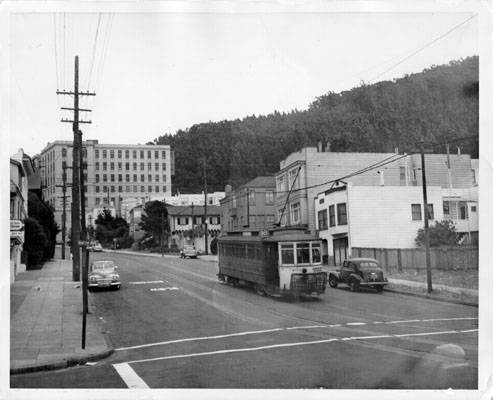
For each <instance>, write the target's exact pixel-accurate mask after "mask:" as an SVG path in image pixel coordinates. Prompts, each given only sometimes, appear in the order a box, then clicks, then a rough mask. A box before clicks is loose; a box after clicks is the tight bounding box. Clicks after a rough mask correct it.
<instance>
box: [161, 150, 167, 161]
mask: <svg viewBox="0 0 493 400" xmlns="http://www.w3.org/2000/svg"><path fill="white" fill-rule="evenodd" d="M161 157H162V158H163V159H165V158H166V151H164V150H163V151H161Z"/></svg>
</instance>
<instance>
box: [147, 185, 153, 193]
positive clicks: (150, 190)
mask: <svg viewBox="0 0 493 400" xmlns="http://www.w3.org/2000/svg"><path fill="white" fill-rule="evenodd" d="M147 191H148V192H149V193H152V186H151V185H149V186H147Z"/></svg>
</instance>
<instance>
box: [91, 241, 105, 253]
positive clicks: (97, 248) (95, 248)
mask: <svg viewBox="0 0 493 400" xmlns="http://www.w3.org/2000/svg"><path fill="white" fill-rule="evenodd" d="M92 251H103V246H101V243H99V242H94V244H93V245H92Z"/></svg>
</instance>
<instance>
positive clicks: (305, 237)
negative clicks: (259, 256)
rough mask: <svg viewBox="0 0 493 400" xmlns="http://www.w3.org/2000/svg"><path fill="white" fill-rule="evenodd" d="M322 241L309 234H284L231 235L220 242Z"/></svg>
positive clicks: (221, 238)
mask: <svg viewBox="0 0 493 400" xmlns="http://www.w3.org/2000/svg"><path fill="white" fill-rule="evenodd" d="M314 240H316V241H320V239H319V238H318V237H317V236H315V235H311V234H307V233H293V232H290V233H284V234H281V235H273V236H267V237H265V236H260V235H259V236H239V235H231V236H221V237H220V238H219V241H221V242H268V243H277V242H303V241H314Z"/></svg>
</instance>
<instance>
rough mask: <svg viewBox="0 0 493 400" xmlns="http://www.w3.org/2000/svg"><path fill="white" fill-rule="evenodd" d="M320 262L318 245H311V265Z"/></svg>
mask: <svg viewBox="0 0 493 400" xmlns="http://www.w3.org/2000/svg"><path fill="white" fill-rule="evenodd" d="M320 261H321V257H320V244H319V243H312V263H313V264H315V263H319V262H320Z"/></svg>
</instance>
